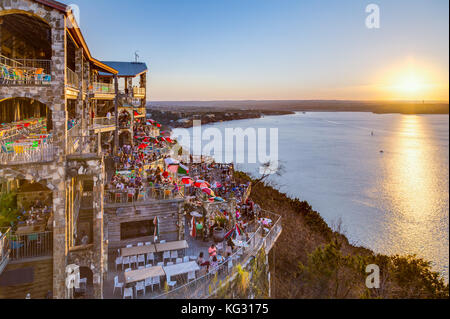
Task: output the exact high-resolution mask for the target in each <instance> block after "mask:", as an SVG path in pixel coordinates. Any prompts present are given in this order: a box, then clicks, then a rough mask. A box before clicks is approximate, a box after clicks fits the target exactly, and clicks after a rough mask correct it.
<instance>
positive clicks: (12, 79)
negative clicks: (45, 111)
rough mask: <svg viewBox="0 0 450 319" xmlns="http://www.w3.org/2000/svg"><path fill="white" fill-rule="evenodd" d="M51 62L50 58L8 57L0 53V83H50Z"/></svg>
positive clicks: (24, 84)
mask: <svg viewBox="0 0 450 319" xmlns="http://www.w3.org/2000/svg"><path fill="white" fill-rule="evenodd" d="M51 64H52V61H51V60H36V59H10V58H8V57H6V56H3V55H0V85H5V86H42V85H45V86H46V85H50V84H51V80H52V77H51Z"/></svg>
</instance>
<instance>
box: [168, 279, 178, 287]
mask: <svg viewBox="0 0 450 319" xmlns="http://www.w3.org/2000/svg"><path fill="white" fill-rule="evenodd" d="M166 279H167V285H168V286H169V287H170V288H173V287H175V286H176V284H177V282H176V281H171V280H170V276H166Z"/></svg>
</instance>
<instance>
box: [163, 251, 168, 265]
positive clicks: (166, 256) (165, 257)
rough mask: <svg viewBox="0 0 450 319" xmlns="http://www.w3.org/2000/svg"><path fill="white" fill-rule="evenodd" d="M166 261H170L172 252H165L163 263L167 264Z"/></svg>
mask: <svg viewBox="0 0 450 319" xmlns="http://www.w3.org/2000/svg"><path fill="white" fill-rule="evenodd" d="M166 259H169V260H170V251H165V252H163V262H165V261H166Z"/></svg>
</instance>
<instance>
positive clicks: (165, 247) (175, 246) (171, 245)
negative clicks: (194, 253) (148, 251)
mask: <svg viewBox="0 0 450 319" xmlns="http://www.w3.org/2000/svg"><path fill="white" fill-rule="evenodd" d="M155 246H156V251H157V252H158V253H160V252H163V251H169V250H179V249H186V248H188V247H189V245H188V243H187V241H186V240H179V241H171V242H168V243H163V244H161V243H158V244H155Z"/></svg>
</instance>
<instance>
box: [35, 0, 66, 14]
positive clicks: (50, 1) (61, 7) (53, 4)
mask: <svg viewBox="0 0 450 319" xmlns="http://www.w3.org/2000/svg"><path fill="white" fill-rule="evenodd" d="M35 1H36V2H39V3H41V4H43V5H46V6H48V7H50V8H53V9H56V10H58V11H61V12H67V9H68V6H67V5H66V4H64V3H61V2H58V1H54V0H35Z"/></svg>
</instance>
